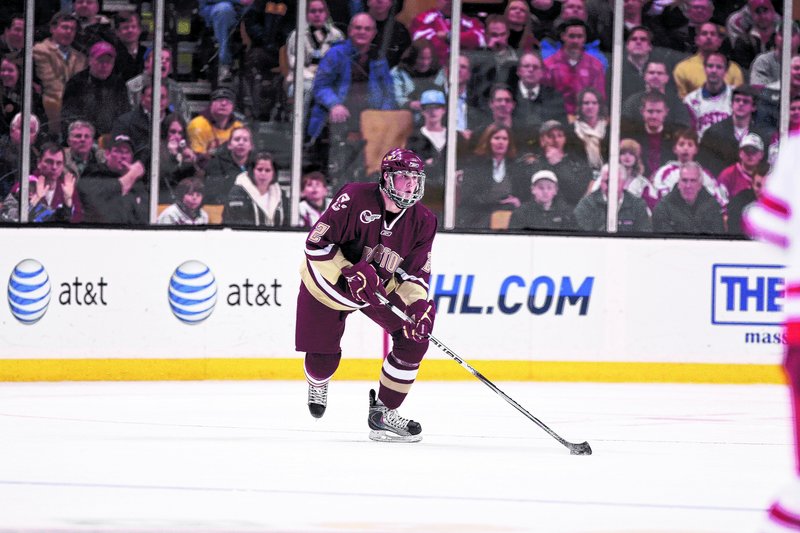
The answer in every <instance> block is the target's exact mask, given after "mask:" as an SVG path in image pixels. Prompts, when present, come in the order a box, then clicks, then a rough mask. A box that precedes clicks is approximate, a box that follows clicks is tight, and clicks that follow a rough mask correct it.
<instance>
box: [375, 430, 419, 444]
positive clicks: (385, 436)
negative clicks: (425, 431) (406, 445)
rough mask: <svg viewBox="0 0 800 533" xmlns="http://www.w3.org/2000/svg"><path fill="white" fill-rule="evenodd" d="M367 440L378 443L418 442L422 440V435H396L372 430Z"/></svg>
mask: <svg viewBox="0 0 800 533" xmlns="http://www.w3.org/2000/svg"><path fill="white" fill-rule="evenodd" d="M369 438H370V439H371V440H374V441H378V442H419V441H421V440H422V434H421V433H420V434H419V435H398V434H397V433H392V432H391V431H383V430H379V429H373V430H371V431H370V432H369Z"/></svg>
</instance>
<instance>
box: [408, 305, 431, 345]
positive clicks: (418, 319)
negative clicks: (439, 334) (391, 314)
mask: <svg viewBox="0 0 800 533" xmlns="http://www.w3.org/2000/svg"><path fill="white" fill-rule="evenodd" d="M406 314H407V315H408V316H409V317H411V320H413V321H414V322H413V323H411V322H406V323H405V325H404V326H403V335H405V336H406V338H407V339H411V340H412V341H414V342H425V341H427V340H428V335H430V334H431V332H432V331H433V320H434V318H436V304H434V303H433V300H417V301H416V302H414V303H413V304H411V305H409V306H408V307H407V308H406Z"/></svg>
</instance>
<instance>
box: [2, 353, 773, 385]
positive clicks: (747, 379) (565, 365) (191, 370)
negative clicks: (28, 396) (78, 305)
mask: <svg viewBox="0 0 800 533" xmlns="http://www.w3.org/2000/svg"><path fill="white" fill-rule="evenodd" d="M470 364H471V365H472V366H473V368H475V369H476V370H478V371H479V372H481V373H482V374H483V375H484V376H485V377H487V378H488V379H490V380H491V381H585V382H599V383H728V384H783V383H785V382H786V381H785V378H784V375H783V372H782V370H781V368H780V367H779V366H777V365H757V364H720V363H627V362H558V361H490V360H484V361H472V362H470ZM380 369H381V362H380V360H378V359H342V362H341V364H340V366H339V369H338V371H337V372H336V379H340V380H377V379H378V378H379V375H380ZM261 379H265V380H266V379H280V380H302V379H305V377H304V374H303V362H302V359H299V358H291V359H289V358H287V359H262V358H252V359H249V358H236V359H229V358H205V359H0V382H2V381H179V380H180V381H184V380H188V381H194V380H261ZM418 379H420V380H442V381H465V380H471V379H475V378H474V377H473V376H472V375H471V374H470V373H469V372H467V371H466V370H464V369H463V368H461V367H460V366H459V365H458V364H457V363H455V362H454V361H450V360H440V359H431V360H426V361H423V363H422V366H421V368H420V372H419V376H418Z"/></svg>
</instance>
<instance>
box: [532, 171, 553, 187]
mask: <svg viewBox="0 0 800 533" xmlns="http://www.w3.org/2000/svg"><path fill="white" fill-rule="evenodd" d="M540 180H550V181H552V182H553V183H558V178H557V177H556V174H555V172H553V171H552V170H538V171H536V172H534V173H533V176H531V185H533V184H534V183H536V182H537V181H540Z"/></svg>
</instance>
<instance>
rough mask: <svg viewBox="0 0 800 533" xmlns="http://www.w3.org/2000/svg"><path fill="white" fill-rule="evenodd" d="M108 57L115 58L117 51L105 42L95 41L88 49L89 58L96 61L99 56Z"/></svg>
mask: <svg viewBox="0 0 800 533" xmlns="http://www.w3.org/2000/svg"><path fill="white" fill-rule="evenodd" d="M104 55H110V56H113V57H117V49H116V48H114V47H113V46H112V45H111V44H110V43H107V42H105V41H97V42H96V43H94V44H93V45H92V47H91V48H90V49H89V57H91V58H92V59H97V58H98V57H100V56H104Z"/></svg>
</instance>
